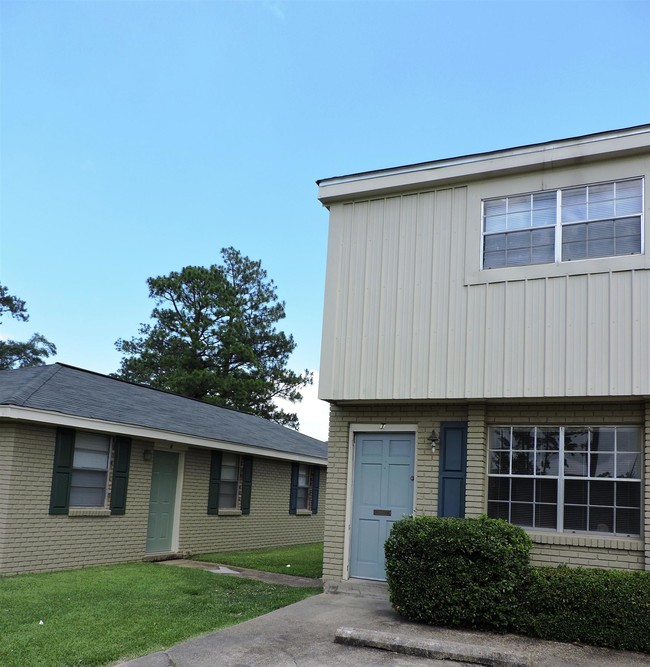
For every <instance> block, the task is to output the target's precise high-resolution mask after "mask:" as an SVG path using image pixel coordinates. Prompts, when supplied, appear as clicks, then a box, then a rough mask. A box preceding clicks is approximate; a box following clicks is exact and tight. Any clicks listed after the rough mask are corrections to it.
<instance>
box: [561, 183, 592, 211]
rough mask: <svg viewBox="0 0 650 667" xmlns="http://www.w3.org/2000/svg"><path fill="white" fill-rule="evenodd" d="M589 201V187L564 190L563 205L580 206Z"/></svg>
mask: <svg viewBox="0 0 650 667" xmlns="http://www.w3.org/2000/svg"><path fill="white" fill-rule="evenodd" d="M586 203H587V188H567V189H566V190H562V206H563V207H564V206H579V205H581V204H586Z"/></svg>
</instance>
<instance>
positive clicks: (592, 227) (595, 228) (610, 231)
mask: <svg viewBox="0 0 650 667" xmlns="http://www.w3.org/2000/svg"><path fill="white" fill-rule="evenodd" d="M587 234H588V235H589V240H590V241H592V240H595V239H612V238H614V221H613V220H601V221H599V222H590V223H589V224H588V225H587Z"/></svg>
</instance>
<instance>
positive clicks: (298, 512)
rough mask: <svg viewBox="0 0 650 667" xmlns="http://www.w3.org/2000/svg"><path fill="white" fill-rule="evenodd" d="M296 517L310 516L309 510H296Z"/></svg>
mask: <svg viewBox="0 0 650 667" xmlns="http://www.w3.org/2000/svg"><path fill="white" fill-rule="evenodd" d="M296 516H311V510H296Z"/></svg>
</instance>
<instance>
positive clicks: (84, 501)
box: [70, 470, 107, 507]
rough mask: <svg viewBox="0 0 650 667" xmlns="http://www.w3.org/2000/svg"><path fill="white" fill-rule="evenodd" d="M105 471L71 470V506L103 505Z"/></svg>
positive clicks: (104, 497)
mask: <svg viewBox="0 0 650 667" xmlns="http://www.w3.org/2000/svg"><path fill="white" fill-rule="evenodd" d="M106 477H107V474H106V472H105V471H101V470H73V471H72V480H71V488H70V506H71V507H103V506H104V501H105V499H106Z"/></svg>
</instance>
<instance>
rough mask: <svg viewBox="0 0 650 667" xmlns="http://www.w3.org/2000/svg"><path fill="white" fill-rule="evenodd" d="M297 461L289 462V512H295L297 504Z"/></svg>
mask: <svg viewBox="0 0 650 667" xmlns="http://www.w3.org/2000/svg"><path fill="white" fill-rule="evenodd" d="M299 467H300V466H299V464H298V463H292V464H291V493H290V494H289V514H295V513H296V507H297V506H298V469H299Z"/></svg>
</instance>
